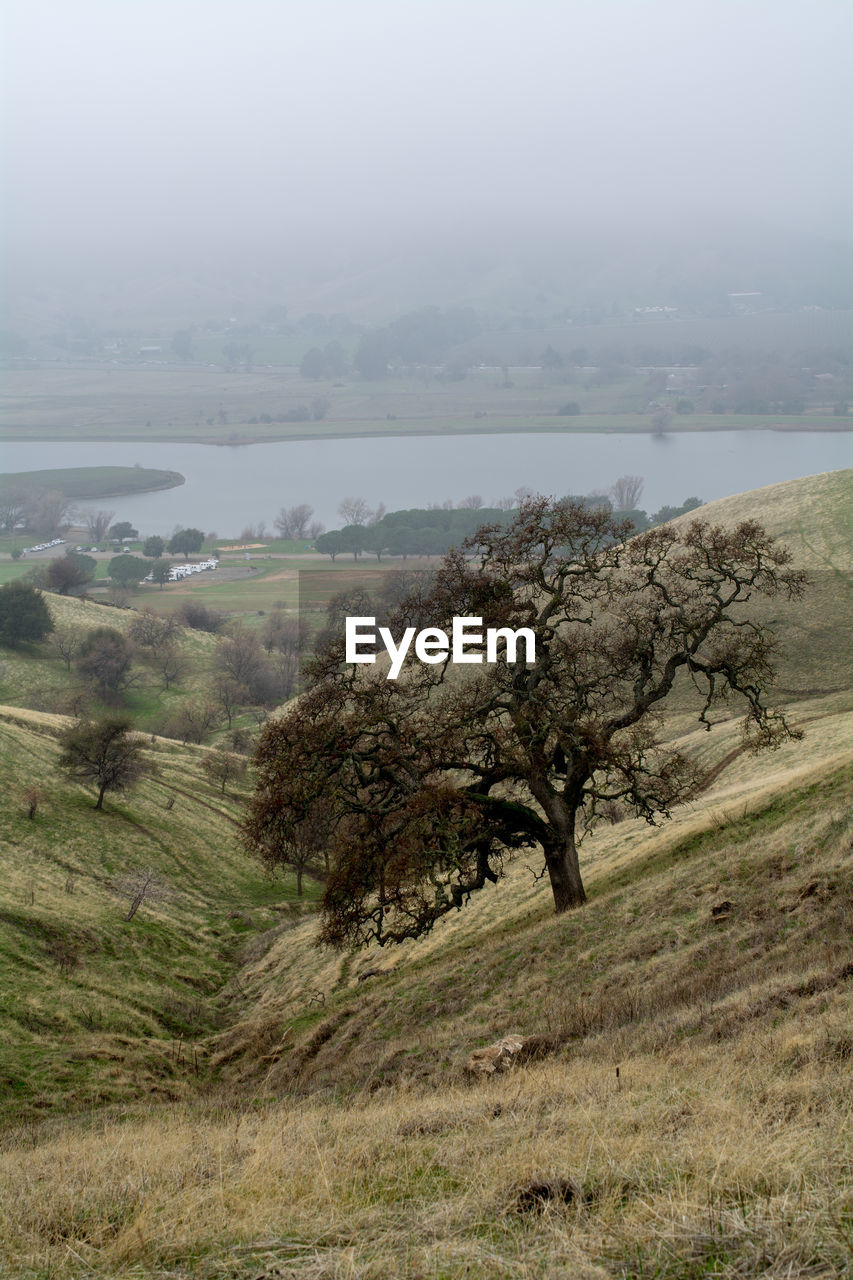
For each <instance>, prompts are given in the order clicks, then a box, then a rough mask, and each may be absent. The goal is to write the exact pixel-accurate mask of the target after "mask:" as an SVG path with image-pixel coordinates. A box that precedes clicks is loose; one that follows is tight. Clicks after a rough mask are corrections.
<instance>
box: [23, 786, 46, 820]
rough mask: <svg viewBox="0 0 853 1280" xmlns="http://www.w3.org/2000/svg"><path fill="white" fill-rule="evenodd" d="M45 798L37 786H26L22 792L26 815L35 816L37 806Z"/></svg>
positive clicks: (31, 817)
mask: <svg viewBox="0 0 853 1280" xmlns="http://www.w3.org/2000/svg"><path fill="white" fill-rule="evenodd" d="M44 799H45V794H44V792H43V791H40V790H39V788H38V787H27V789H26V791H25V792H24V804H25V805H26V806H27V817H28V818H30V819H33V818H35V816H36V813H37V812H38V807H39V805H40V804H41V803H42V801H43V800H44Z"/></svg>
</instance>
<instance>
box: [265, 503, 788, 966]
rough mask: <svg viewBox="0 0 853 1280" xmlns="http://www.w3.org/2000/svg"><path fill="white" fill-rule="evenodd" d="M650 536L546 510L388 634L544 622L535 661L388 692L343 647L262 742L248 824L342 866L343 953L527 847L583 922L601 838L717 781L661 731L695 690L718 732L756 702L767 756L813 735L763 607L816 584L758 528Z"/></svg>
mask: <svg viewBox="0 0 853 1280" xmlns="http://www.w3.org/2000/svg"><path fill="white" fill-rule="evenodd" d="M631 532H632V531H631V528H630V526H629V525H628V524H627V523H625V522H623V521H620V520H618V519H617V518H616V517H614V515H613V514H612V513H611V512H610V511H608V510H605V509H604V508H603V507H602V506H600V505H598V506H596V505H590V504H589V503H579V502H575V501H571V500H568V499H564V500H561V501H557V502H552V501H549V500H547V499H542V498H536V499H529V500H527V501H525V502H523V503H522V506H521V508H520V509H519V510H518V511H517V512H516V513H514V514H513V516H512V518H511V519H510V520H509V521H508V522H502V521H492V522H491V523H490V524H489V525H488V526H486V527H484V528H481V529H479V530H478V532H477V534H476V536H474V537H472V538H471V539H469V540H468V541H467V542H466V543H465V544H464V545H463V547H462V548H459V549H454V550H452V551H450V552H448V554H447V555H446V556H445V557H444V559H443V561H442V563H441V566H440V567H439V568H438V570H437V571H436V573H435V574H434V575H430V576H428V577H425V576H422V575H418V578H417V581H416V582H415V584H414V586H413V589H412V591H411V592H410V593H409V594H408V595H406V596H405V597H404V598H403V599H402V600H401V601H400V603H399V605H398V607H397V608H396V610H395V611H394V612H393V613H392V616H391V620H390V622H389V626H390V627H391V630H392V633H393V634H394V635H399V634H400V633H401V632H402V630H403V629H404V628H405V627H407V626H415V627H417V626H421V627H423V626H430V627H443V628H445V629H446V630H449V629H450V626H451V620H452V618H453V617H469V616H470V617H477V618H481V619H482V623H483V626H484V627H493V628H497V629H501V628H503V629H506V633H509V632H514V631H516V630H517V629H518V628H520V627H526V628H529V629H530V630H531V631H532V632H533V634H534V636H535V663H531V662H530V661H528V657H527V650H526V646H525V645H520V646H519V647H518V650H517V652H514V653H513V652H511V651H510V648H509V646H508V645H507V646H506V648H505V649H504V650H503V651H502V652H499V654H498V661H497V662H494V663H490V664H488V665H486V664H483V665H473V666H468V667H465V668H460V669H457V670H456V671H455V672H454V674H453V677H452V678H451V677H450V671H449V666H450V660H449V657H447V656H445V657H444V658H441V657H440V656H439V658H438V659H437V661H435V662H433V663H431V664H427V663H418V662H411V663H409V664H408V666H407V667H406V668H405V669H404V671H403V673H402V675H401V677H400V678H399V679H397V680H395V681H391V680H388V679H386V671H385V669H384V668H383V665H382V664H381V663H379V664H377V665H361V664H355V665H348V664H347V663H346V662H345V650H344V641H343V636H342V635H341V634H340V632H338V634H337V635H333V636H332V637H330V638H329V640H328V643H327V645H326V647H325V649H324V650H323V651H322V652H321V653H320V654H319V655H318V657H317V658H316V659H315V660H314V661H313V663H312V664H310V668H309V677H310V681H311V683H310V687H309V688H308V690H307V691H306V693H305V694H303V696H302V697H301V698H300V699H299V700H298V701H297V702H295V703H293V704H292V705H291V706H290V707H289V708H288V709H287V711H286V712H285V713H284V714H283V715H281V716H277V717H275V719H273V720H270V721H269V722H268V723H267V724H266V725H265V726H264V729H263V731H262V734H261V738H260V743H259V746H258V749H257V752H256V755H255V769H256V785H255V789H254V793H253V796H252V799H251V802H250V804H249V806H248V809H247V813H246V817H245V821H244V826H243V832H244V838H245V841H246V844H247V846H248V847H249V848H250V849H251V850H252V851H253V852H255V853H256V854H258V855H259V856H260V857H261V858H262V859H263V860H264V861H265V862H266V863H267V864H269V865H270V866H280V865H283V866H287V867H296V866H298V865H305V861H306V859H309V860H312V859H313V861H314V862H315V863H316V864H317V865H322V863H323V862H326V863H327V864H328V868H329V870H328V875H327V878H326V884H325V890H324V895H323V900H322V916H323V928H322V935H321V936H322V938H323V940H324V941H326V942H328V943H330V944H332V945H335V946H339V947H351V946H354V945H363V944H366V943H369V942H377V943H379V944H380V945H384V944H386V943H389V942H392V943H393V942H400V941H403V940H404V939H407V938H414V937H418V936H420V935H422V934H424V933H426V932H428V931H429V930H430V929H431V928H432V927H433V926H434V924H435V923H436V921H438V920H439V919H441V917H442V916H444V915H446V914H447V913H448V912H450V911H453V910H458V909H459V908H461V907H462V906H463V905H464V904H465V903H466V902H468V901H469V900H470V899H471V897H472V896H473V895H474V894H476V893H477V892H479V891H480V890H482V889H483V888H484V887H485V886H486V885H488V884H493V883H496V882H497V881H498V880H499V879H500V877H501V874H502V870H503V867H504V865H505V863H506V862H507V861H508V860H509V859H511V858H512V857H514V856H518V855H520V854H522V853H523V854H524V856H525V858H526V859H527V860H530V859H531V858H532V857H539V858H541V864H542V874H543V875H547V877H548V880H549V882H550V885H551V890H552V894H553V899H554V907H555V910H556V911H557V912H562V911H565V910H567V909H569V908H573V907H577V906H580V905H581V904H582V903H583V902H584V900H585V897H586V894H585V889H584V885H583V879H582V876H581V870H580V862H579V855H578V843H579V840H580V838H581V836H582V834H583V832H584V831H586V830H588V829H589V828H590V827H591V826H592V825H594V823H595V821H596V819H597V818H598V817H600V816H601V815H608V816H609V815H610V814H612V812H613V810H614V807H616V808H617V809H618V810H619V812H620V813H621V814H623V815H624V816H628V815H637V816H641V817H644V818H645V819H646V820H647V821H648V822H650V823H655V822H657V821H658V820H660V819H662V818H665V817H667V816H668V815H669V814H670V812H671V810H672V808H673V807H674V806H675V805H676V804H678V803H680V802H683V801H685V800H687V799H689V798H690V797H691V796H692V795H694V794H695V793H696V789H697V787H698V786H699V785H700V782H701V778H700V776H699V773H698V771H697V769H696V767H695V766H694V765H693V763H692V762H691V761H690V760H689V759H688V758H686V757H684V756H683V755H682V754H680V753H679V752H678V751H677V750H676V749H674V748H673V747H672V745H671V744H670V743H668V742H666V741H665V739H664V738H663V736H662V735H661V734H660V733H659V725H658V719H659V718H658V715H657V714H656V713H657V712H658V711H659V710H660V709H661V707H662V705H663V703H664V702H665V700H666V699H667V698H668V697H669V696H670V694H671V693H672V692H673V690H674V689H675V688H676V687H681V686H682V685H684V686H686V687H689V686H690V685H692V686H693V687H694V688H695V689H697V690H698V691H699V697H698V701H697V703H696V714H697V716H698V720H699V722H700V723H702V724H704V725H705V726H706V728H708V729H709V730H710V728H711V726H712V720H711V715H712V711H713V709H714V708H715V707H716V706H717V705H718V703H719V702H720V700H721V699H724V700H733V701H736V702H740V703H741V705H742V706H743V709H744V712H745V719H744V736H745V740H746V741H747V742H748V743H749V744H750V745H751V746H752V747H753V748H754V749H756V750H757V749H759V748H762V747H773V746H776V745H777V744H778V743H780V742H781V741H783V740H785V739H786V738H793V737H798V736H800V735H799V734H798V733H797V732H795V731H792V730H791V728H790V727H789V725H788V724H787V722H786V720H785V718H784V715H782V714H781V713H780V712H778V711H774V710H772V709H770V707H769V706H768V704H767V701H766V689H767V687H768V684H769V683H770V682H771V680H772V675H773V666H772V655H773V651H774V645H773V638H772V636H771V635H770V634H769V633H768V631H767V630H766V629H765V628H764V627H763V626H762V625H760V624H759V623H758V622H757V620H756V619H755V617H754V614H753V612H752V610H751V608H750V604H751V601H753V600H754V599H755V598H756V597H759V596H767V597H771V598H772V597H775V596H788V597H794V596H797V595H799V594H800V593H801V591H802V590H803V584H804V575H803V574H802V573H800V572H798V571H795V570H792V569H791V567H790V556H789V554H788V553H787V551H786V550H785V549H784V548H781V547H779V546H777V545H776V544H775V542H774V540H773V539H772V538H771V537H770V536H768V535H767V533H766V532H765V531H764V530H763V529H762V528H761V527H760V526H759V525H758V524H756V523H755V522H753V521H745V522H743V523H742V524H740V525H739V526H738V527H737V528H736V529H735V530H724V529H722V528H720V527H714V526H711V525H708V524H707V523H702V522H700V521H694V522H693V523H692V524H691V525H690V526H689V527H688V528H686V529H684V530H680V529H676V528H675V527H674V526H672V525H664V526H662V527H660V528H657V529H653V530H650V531H649V532H647V533H645V534H641V535H639V536H638V537H630V538H629V536H628V535H629V534H630V533H631ZM371 612H372V611H371ZM534 850H536V851H538V853H532V852H531V851H534Z"/></svg>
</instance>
